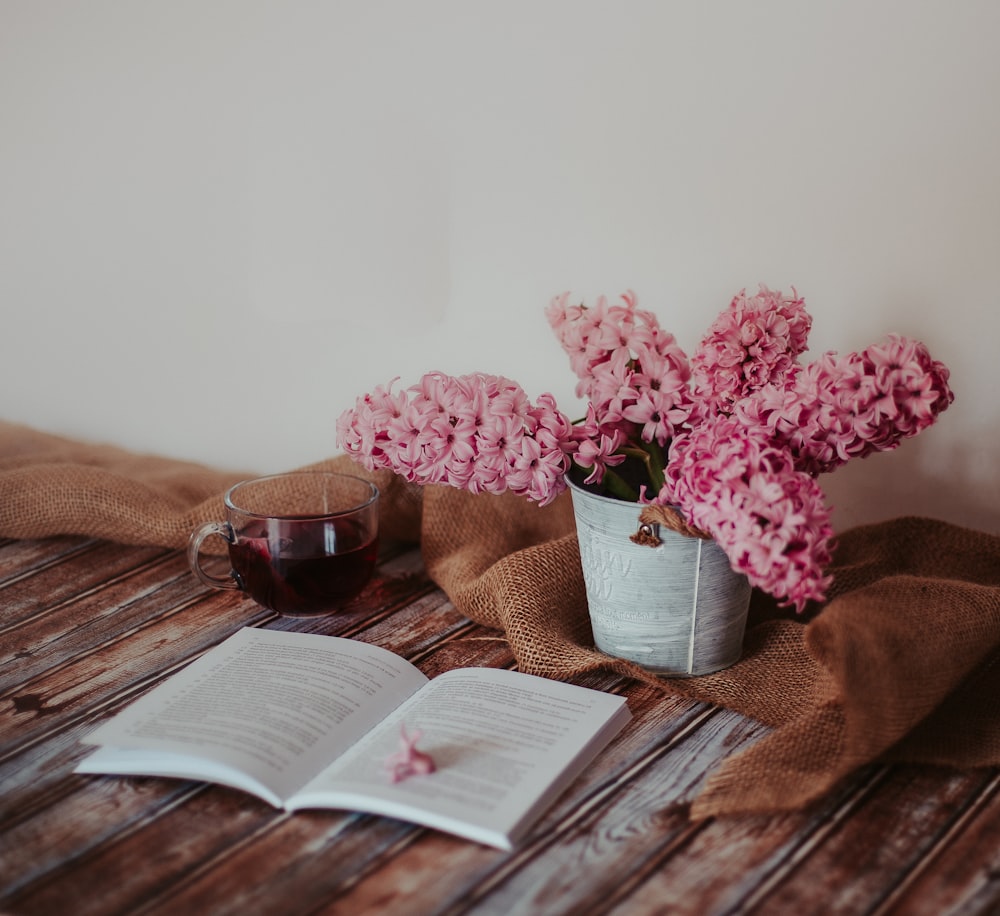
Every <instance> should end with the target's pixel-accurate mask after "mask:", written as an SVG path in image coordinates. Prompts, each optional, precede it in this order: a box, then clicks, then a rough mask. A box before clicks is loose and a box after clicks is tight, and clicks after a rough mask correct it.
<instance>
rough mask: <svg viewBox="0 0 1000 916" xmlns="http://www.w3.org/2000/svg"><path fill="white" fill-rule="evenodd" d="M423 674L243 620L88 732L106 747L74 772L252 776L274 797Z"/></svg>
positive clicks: (356, 647) (357, 648) (368, 649)
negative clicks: (131, 757)
mask: <svg viewBox="0 0 1000 916" xmlns="http://www.w3.org/2000/svg"><path fill="white" fill-rule="evenodd" d="M426 682H427V678H426V677H425V676H424V675H423V674H422V673H421V672H420V671H419V670H418V669H417V668H415V667H414V666H413V665H411V664H410V663H409V662H407V661H406V660H405V659H402V658H400V657H398V656H397V655H394V654H393V653H392V652H389V651H388V650H386V649H382V648H379V647H378V646H372V645H368V644H366V643H362V642H357V641H355V640H351V639H343V638H339V637H333V636H317V635H311V634H307V633H286V632H283V631H280V630H261V629H255V628H249V627H247V628H244V629H242V630H240V631H238V632H237V633H236V634H234V635H233V636H231V637H230V638H229V639H227V640H225V641H224V642H222V643H220V644H219V645H218V646H216V647H215V648H214V649H212V650H210V651H209V652H207V653H205V655H203V656H202V657H201V658H199V659H197V660H196V661H194V662H192V663H191V664H190V665H188V666H187V667H186V668H184V669H183V670H182V671H181V672H180V673H179V674H176V675H174V676H173V677H171V678H170V679H169V680H167V681H166V682H165V683H163V684H161V685H159V686H158V687H156V688H155V689H154V690H152V691H150V693H148V694H147V695H145V696H143V697H141V698H140V699H139V700H137V701H136V702H135V703H133V704H132V705H131V706H129V707H127V708H126V709H125V710H123V711H122V712H121V713H120V714H119V715H117V716H115V718H113V719H112V720H111V721H109V722H107V723H105V724H104V725H102V726H101V727H99V728H98V729H97V730H96V731H94V732H93V733H91V734H90V735H88V736H87V737H86V738H85V739H84V741H85V742H86V743H88V744H100V745H105V746H106V747H105V748H104V749H103V750H102V751H101V752H99V753H98V754H97V755H95V757H94V759H93V760H90V758H88V759H87V760H84V761H83V763H82V764H81V765H80V767H78V768H77V771H78V772H103V773H109V772H110V773H122V772H128V773H143V774H145V775H159V776H169V775H178V776H183V777H186V778H202V779H205V780H209V781H216V782H225V783H227V784H229V785H237V787H238V788H243V789H247V790H248V791H254V790H255V789H254V786H253V783H259V784H260V785H261V786H264V787H267V788H268V789H269V790H270V792H269V793H260V794H262V795H263V797H266V798H268V800H269V801H271V802H272V804H280V800H282V799H284V798H285V797H286V796H287V795H289V794H291V792H293V791H294V790H295V789H296V788H298V787H299V786H301V785H302V784H303V783H304V782H306V781H307V780H308V779H309V778H310V777H311V776H312V775H314V774H315V773H316V772H317V771H318V770H319V769H320V768H321V767H323V766H325V765H326V764H327V763H329V761H330V760H331V759H333V758H334V757H336V756H337V755H338V754H339V753H341V752H342V751H343V750H344V749H345V748H347V747H349V746H350V745H351V744H353V743H354V742H355V741H356V740H357V739H358V737H359V736H360V735H363V734H364V733H365V732H367V731H368V730H369V729H370V728H371V727H372V725H373V724H374V723H376V722H378V721H379V720H380V719H381V718H382V717H383V716H384V715H385V714H386V713H387V712H388V711H390V710H392V709H393V708H395V707H396V706H398V705H399V703H400V702H402V701H403V700H404V699H405V698H406V697H408V696H410V695H411V694H412V693H414V691H416V690H418V689H419V688H420V687H421V685H423V684H425V683H426ZM128 749H134V750H135V754H134V757H135V759H134V760H133V761H132V762H131V764H130V763H129V760H128ZM151 751H152V752H157V753H148V752H151ZM158 754H162V755H163V756H162V757H161V758H160V760H161V763H160V765H159V766H156V762H157V756H158ZM177 755H184V757H186V758H188V759H189V760H190V761H192V762H189V763H188V764H187V765H182V763H183V762H182V761H179V760H177V759H176V756H177ZM195 760H201V761H210V762H214V763H215V764H219V765H220V766H219V767H212V766H207V767H205V768H201V767H200V766H199V765H197V764H196V763H194V762H193V761H195ZM113 766H118V767H119V768H111V767H113ZM127 766H128V767H130V768H128V769H125V767H127ZM151 767H153V768H152V769H151ZM172 769H176V770H178V772H176V773H174V772H172ZM234 770H238V771H241V772H243V773H245V774H246V775H247V776H248V777H250V780H249V781H247V782H244V781H243V780H241V779H239V778H234V775H233V771H234Z"/></svg>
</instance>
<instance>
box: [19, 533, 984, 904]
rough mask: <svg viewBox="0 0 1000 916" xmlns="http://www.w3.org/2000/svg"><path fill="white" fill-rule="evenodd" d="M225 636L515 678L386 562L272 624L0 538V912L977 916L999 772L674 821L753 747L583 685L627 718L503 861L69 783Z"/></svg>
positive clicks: (72, 541) (655, 704)
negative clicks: (317, 636)
mask: <svg viewBox="0 0 1000 916" xmlns="http://www.w3.org/2000/svg"><path fill="white" fill-rule="evenodd" d="M241 626H264V627H270V628H280V629H289V630H298V631H303V632H317V633H329V634H334V635H340V636H347V637H350V638H353V639H360V640H365V641H369V642H372V643H376V644H378V645H382V646H384V647H386V648H388V649H390V650H392V651H394V652H396V653H398V654H400V655H402V656H404V657H406V658H408V659H410V660H411V661H413V662H414V663H415V664H416V665H418V666H419V667H420V668H421V670H423V671H424V672H425V673H426V674H428V675H429V676H431V677H433V676H434V675H435V674H438V673H440V672H442V671H446V670H449V669H451V668H455V667H461V666H470V665H488V666H508V667H510V666H513V664H514V660H513V657H512V655H511V653H510V649H509V647H508V646H507V643H506V641H505V640H504V639H503V638H502V634H500V633H498V632H497V631H494V630H490V629H487V628H484V627H482V626H479V625H477V624H474V623H472V622H471V621H469V620H467V619H466V618H464V617H463V616H462V615H461V614H459V613H458V612H457V611H456V609H455V608H454V606H453V605H452V604H451V602H450V601H449V600H448V598H447V596H446V595H444V594H443V593H442V592H441V591H440V590H439V589H437V588H436V587H435V586H434V584H433V583H432V582H431V581H430V580H429V579H428V578H427V575H426V573H425V571H424V569H423V566H422V563H421V560H420V555H419V552H417V551H416V550H414V549H409V548H402V547H399V546H390V547H387V549H385V550H384V551H383V554H382V556H381V559H380V564H379V567H378V570H377V573H376V577H375V579H374V581H373V582H372V583H371V585H370V586H369V588H368V589H367V590H366V591H365V593H364V594H363V595H362V596H361V598H359V599H358V600H357V601H355V602H354V603H352V605H351V606H349V607H348V608H346V609H344V611H342V612H340V613H338V614H335V615H332V616H329V617H322V618H313V619H309V620H293V619H286V618H280V617H277V616H275V615H274V614H272V613H271V612H269V611H266V610H264V609H262V608H260V607H258V606H257V605H255V604H254V603H253V602H252V601H250V600H248V599H246V598H244V597H243V596H242V594H241V593H238V592H221V591H208V590H205V589H204V588H203V587H202V586H201V585H200V584H199V583H198V582H197V581H196V580H195V579H194V577H193V576H192V575H191V574H190V572H189V571H188V569H187V566H186V561H185V560H184V558H183V556H182V555H181V554H179V553H177V552H173V551H164V550H160V549H154V548H136V547H124V546H121V545H115V544H110V543H107V542H101V541H92V540H87V539H83V538H53V539H50V540H40V541H10V540H6V541H0V911H2V912H3V913H5V914H6V913H10V914H25V916H28V914H52V913H72V914H74V916H76V914H83V916H86V914H114V913H150V914H152V913H184V914H191V913H212V914H226V913H240V914H255V913H281V914H294V913H324V914H336V913H349V914H365V913H378V914H406V916H411V914H459V913H505V914H506V913H526V914H536V913H539V914H561V913H567V914H570V913H573V914H576V913H588V914H589V913H614V914H621V916H631V914H646V913H671V914H673V913H679V914H685V913H690V914H698V916H702V914H706V913H720V914H721V913H767V914H771V913H792V914H800V913H811V912H823V913H849V914H854V913H880V914H883V913H905V914H911V913H912V914H917V916H922V914H928V916H931V914H933V916H938V914H940V913H950V912H963V913H964V912H977V913H978V912H986V911H990V910H991V909H996V908H997V907H1000V772H997V771H995V770H981V771H970V772H955V771H945V770H937V769H934V768H929V767H927V768H920V767H904V766H888V765H886V766H880V765H876V766H872V767H869V768H867V769H865V770H864V771H862V772H859V773H857V774H856V775H855V776H854V777H853V778H852V779H850V780H848V781H846V782H845V783H844V784H842V785H841V786H839V787H838V788H837V790H836V791H835V792H833V793H831V794H830V795H829V796H828V797H827V798H825V799H824V800H823V801H822V802H821V803H820V804H818V805H817V806H816V807H815V808H814V809H811V810H809V811H803V812H799V813H796V814H792V815H783V816H779V817H753V818H731V819H724V820H707V821H701V822H693V821H692V820H691V819H690V816H689V807H690V803H691V801H692V799H693V798H694V797H695V795H696V793H697V791H698V788H699V787H700V786H701V785H702V784H703V782H704V780H705V779H706V778H707V776H708V775H709V774H710V773H711V772H712V771H713V769H714V768H715V767H716V766H717V765H718V764H719V762H720V761H721V760H723V759H724V758H725V757H727V756H728V755H730V754H733V753H735V752H738V751H739V750H740V749H741V748H744V747H746V746H748V745H749V744H750V743H752V742H753V741H756V740H757V739H759V738H760V737H761V736H762V735H763V734H765V733H766V728H765V727H764V726H762V725H760V724H758V723H755V722H753V721H751V720H748V719H745V718H743V717H741V716H739V715H737V714H735V713H732V712H730V711H727V710H723V709H718V708H715V707H711V706H707V705H704V704H699V703H694V702H692V701H689V700H685V699H682V698H679V697H676V696H673V695H671V694H670V693H669V692H668V691H663V690H659V689H657V688H654V687H650V686H648V685H642V684H637V683H635V682H633V681H629V680H623V679H621V678H619V677H616V676H611V675H601V674H594V675H590V676H588V677H586V678H583V679H581V680H580V683H582V684H585V685H586V686H590V687H594V688H596V689H600V690H607V691H612V692H617V693H623V694H625V695H627V696H628V698H629V704H630V707H631V709H632V712H633V716H634V718H633V720H632V722H631V723H630V724H629V725H628V726H627V727H626V729H625V730H624V732H623V733H622V734H621V735H620V736H619V738H618V739H617V740H616V741H615V742H614V743H613V744H612V745H611V746H610V747H609V748H608V749H607V750H606V751H605V752H604V753H603V754H602V755H600V756H599V757H598V758H597V760H596V761H595V762H594V763H593V764H592V765H591V766H590V767H589V768H588V769H587V770H586V771H585V772H584V773H583V774H581V776H580V777H579V778H578V779H577V780H576V782H575V783H574V784H573V786H571V787H570V789H569V790H568V791H567V792H566V793H565V794H564V795H563V796H562V797H560V798H559V799H558V800H557V801H556V802H555V804H554V805H553V806H552V808H551V809H550V810H549V811H548V812H547V813H546V814H545V815H544V816H543V817H542V819H541V820H540V821H539V823H538V824H537V825H536V827H535V829H534V830H533V831H532V833H531V835H530V836H529V837H528V838H527V839H526V840H525V842H524V843H523V844H522V845H521V846H520V847H519V848H518V849H517V850H515V851H514V852H511V853H503V852H499V851H497V850H495V849H490V848H487V847H483V846H479V845H477V844H475V843H470V842H466V841H464V840H459V839H456V838H454V837H451V836H448V835H445V834H441V833H437V832H435V831H432V830H427V829H423V828H419V827H415V826H413V825H410V824H406V823H402V822H398V821H394V820H391V819H388V818H379V817H372V816H367V815H359V814H354V813H351V812H337V811H323V812H303V813H299V814H296V815H287V814H285V813H283V812H281V811H277V810H275V809H273V808H270V807H269V806H268V805H266V804H264V803H263V802H260V801H258V800H257V799H254V798H252V797H249V796H246V795H244V794H242V793H239V792H236V791H233V790H230V789H226V788H223V787H218V786H208V785H203V784H199V783H192V782H188V781H184V780H166V779H138V778H137V779H127V778H118V777H85V776H77V775H74V774H73V773H72V769H73V767H74V765H75V764H76V762H77V761H78V760H79V759H80V758H81V757H82V756H83V755H84V754H85V753H86V752H87V750H86V748H85V747H84V746H82V745H81V744H80V739H81V738H82V737H83V736H84V735H85V734H86V733H87V732H88V731H89V730H90V729H91V728H93V727H94V725H95V724H96V723H98V722H100V721H102V720H103V719H105V718H106V717H108V716H110V715H112V714H113V713H114V712H116V711H117V710H119V709H121V708H122V707H123V706H124V705H125V704H127V703H129V702H130V701H131V700H132V699H134V698H135V697H137V696H139V695H140V694H142V693H143V692H144V691H146V690H148V689H150V688H151V687H152V686H154V685H155V684H157V683H159V682H160V681H162V680H163V679H164V678H166V677H168V676H169V675H170V674H171V673H173V672H174V671H176V670H178V669H179V668H180V667H181V666H183V665H185V664H187V663H188V662H189V661H191V660H192V659H194V658H196V657H197V656H198V655H200V654H201V653H203V652H204V651H206V650H207V649H208V648H210V647H211V646H213V645H215V644H216V643H218V642H219V641H220V640H222V639H223V638H225V637H226V636H228V635H229V634H231V633H232V632H234V631H235V630H236V629H237V628H239V627H241Z"/></svg>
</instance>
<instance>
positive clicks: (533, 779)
mask: <svg viewBox="0 0 1000 916" xmlns="http://www.w3.org/2000/svg"><path fill="white" fill-rule="evenodd" d="M629 718H630V714H629V712H628V707H627V705H626V703H625V700H624V699H623V698H622V697H618V696H613V695H611V694H607V693H602V692H600V691H596V690H589V689H587V688H583V687H576V686H574V685H571V684H565V683H561V682H559V681H552V680H548V679H546V678H541V677H535V676H532V675H527V674H520V673H518V672H514V671H506V670H502V669H493V668H466V669H458V670H455V671H449V672H446V673H445V674H442V675H439V676H438V677H436V678H435V679H434V680H432V681H431V682H430V683H429V684H428V685H427V686H426V687H424V688H423V690H421V691H420V692H419V693H418V694H416V695H414V696H413V697H411V698H410V700H408V701H407V702H406V703H405V704H404V705H403V706H401V707H400V708H399V709H398V710H396V712H394V713H393V714H392V715H390V716H389V717H388V718H387V719H386V720H385V721H384V722H383V723H381V724H380V725H379V726H378V728H376V729H373V730H372V731H371V732H370V733H369V734H368V735H367V736H366V737H365V738H363V739H362V740H361V741H360V742H358V744H357V745H356V746H355V747H354V748H352V749H351V750H350V751H349V752H347V753H345V754H344V755H343V756H342V757H341V758H340V759H339V760H337V761H336V762H335V763H334V764H333V765H332V766H330V767H328V768H327V769H326V770H324V771H323V772H322V773H321V774H320V775H319V776H318V777H317V778H316V779H314V780H313V781H312V782H311V783H310V784H309V785H307V786H306V787H305V788H304V789H303V790H302V791H301V792H299V793H297V795H296V797H295V798H294V799H292V800H291V802H290V805H289V807H290V808H302V807H312V806H323V805H324V804H325V805H327V806H331V807H332V806H337V805H338V804H341V803H343V804H345V805H346V806H347V807H354V808H358V809H359V810H366V811H372V812H376V813H381V814H387V815H389V816H395V817H402V818H405V819H409V820H413V821H416V822H418V823H423V824H425V825H428V826H436V827H440V828H441V829H444V830H449V831H451V832H454V833H460V834H461V835H464V836H467V837H470V838H473V839H478V840H480V841H482V842H488V843H491V844H492V845H497V846H501V847H502V848H509V844H508V843H506V842H504V838H506V839H507V840H511V839H516V836H517V833H518V829H519V826H520V827H526V826H528V824H527V823H524V824H522V823H521V822H522V821H527V820H530V817H531V816H532V815H535V814H540V813H541V810H542V809H543V807H544V805H545V804H546V803H547V802H550V801H552V800H554V797H555V795H556V794H558V792H560V791H561V790H562V789H563V788H565V786H566V785H568V783H569V781H570V780H571V779H572V778H573V777H574V776H575V775H576V773H578V772H579V770H580V769H581V768H582V767H583V766H584V765H585V764H586V763H587V762H589V760H590V759H592V757H593V756H594V755H595V754H596V753H597V751H599V750H600V748H601V747H603V746H604V745H605V744H606V743H607V741H609V740H610V738H611V737H613V735H614V734H616V733H617V732H618V731H619V730H620V729H621V728H622V727H623V725H624V724H625V722H626V721H627V720H628V719H629ZM400 723H405V725H406V728H407V731H409V732H413V731H414V730H419V731H420V732H422V737H421V739H420V741H419V742H418V744H417V747H418V748H419V749H420V750H422V751H426V752H427V753H429V754H430V755H431V756H432V757H433V759H434V762H435V765H436V770H435V772H434V773H431V774H429V775H426V776H414V777H410V778H408V779H406V780H404V781H402V782H399V783H396V784H393V783H391V782H390V781H389V778H388V775H387V772H386V770H385V768H384V761H385V758H386V757H387V756H388V755H390V754H392V753H393V752H395V751H396V750H398V749H399V730H400Z"/></svg>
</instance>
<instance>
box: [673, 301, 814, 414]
mask: <svg viewBox="0 0 1000 916" xmlns="http://www.w3.org/2000/svg"><path fill="white" fill-rule="evenodd" d="M811 324H812V318H811V317H810V316H809V314H808V312H806V310H805V305H804V303H803V300H802V299H799V298H790V297H785V296H783V295H782V294H781V293H776V292H772V291H771V290H769V289H768V288H767V287H766V286H761V288H760V292H759V293H758V294H757V295H756V296H753V297H751V298H748V297H747V296H746V293H745V292H741V293H740V294H739V295H737V296H736V297H735V298H734V299H733V301H732V302H731V303H730V305H729V309H728V310H727V311H725V312H723V313H722V314H721V315H720V316H719V317H718V318H717V319H716V320H715V322H714V323H713V324H712V326H711V327H710V328H709V330H708V333H707V334H706V335H705V337H704V338H703V339H702V341H701V344H700V345H699V347H698V349H697V350H696V351H695V354H694V356H693V357H692V359H691V367H692V370H693V373H694V380H695V394H696V395H697V396H698V397H700V398H702V399H704V400H705V401H706V402H708V403H710V404H711V405H712V406H713V407H714V408H715V409H716V410H720V411H728V410H729V409H731V407H732V405H733V404H734V403H735V402H736V401H738V400H740V399H741V398H744V397H746V396H747V395H748V394H750V393H752V392H753V391H756V390H758V389H759V388H762V387H763V386H764V385H767V384H775V385H780V384H781V383H782V382H783V381H784V378H785V376H786V374H788V373H789V372H790V371H791V370H792V369H793V367H794V366H795V365H796V363H797V360H798V356H799V354H801V353H802V352H804V351H805V349H806V338H807V337H808V335H809V328H810V326H811Z"/></svg>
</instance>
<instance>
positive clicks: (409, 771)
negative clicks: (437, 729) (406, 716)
mask: <svg viewBox="0 0 1000 916" xmlns="http://www.w3.org/2000/svg"><path fill="white" fill-rule="evenodd" d="M421 737H423V735H422V733H421V732H419V731H414V732H407V730H406V725H405V724H400V726H399V750H398V751H396V753H394V754H390V755H389V756H388V757H386V759H385V769H386V773H387V774H388V776H389V781H390V782H402V781H403V780H404V779H409V778H410V777H411V776H426V775H428V774H429V773H433V772H434V771H435V770H436V769H437V767H436V766H435V765H434V758H433V757H431V756H430V754H427V753H425V752H424V751H420V750H417V742H418V741H419V740H420V739H421Z"/></svg>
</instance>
